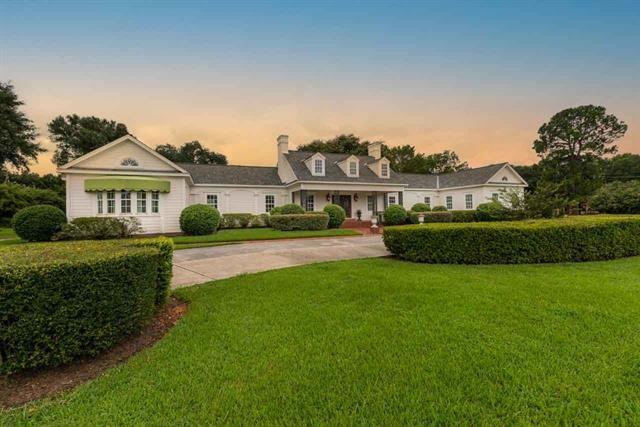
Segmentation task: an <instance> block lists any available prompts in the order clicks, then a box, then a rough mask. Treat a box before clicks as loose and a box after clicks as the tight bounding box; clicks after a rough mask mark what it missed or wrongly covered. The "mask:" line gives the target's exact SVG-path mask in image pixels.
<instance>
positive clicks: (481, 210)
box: [476, 201, 509, 221]
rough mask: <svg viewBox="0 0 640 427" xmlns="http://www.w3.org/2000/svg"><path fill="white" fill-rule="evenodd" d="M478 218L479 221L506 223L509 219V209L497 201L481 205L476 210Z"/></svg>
mask: <svg viewBox="0 0 640 427" xmlns="http://www.w3.org/2000/svg"><path fill="white" fill-rule="evenodd" d="M476 218H477V219H478V221H505V220H507V219H509V209H507V208H506V207H504V206H503V205H502V203H500V202H496V201H491V202H487V203H481V204H479V205H478V207H477V208H476Z"/></svg>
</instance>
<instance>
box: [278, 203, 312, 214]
mask: <svg viewBox="0 0 640 427" xmlns="http://www.w3.org/2000/svg"><path fill="white" fill-rule="evenodd" d="M269 213H270V214H271V215H302V214H304V209H303V208H302V206H300V205H297V204H295V203H288V204H286V205H282V206H276V207H275V208H273V209H271V212H269Z"/></svg>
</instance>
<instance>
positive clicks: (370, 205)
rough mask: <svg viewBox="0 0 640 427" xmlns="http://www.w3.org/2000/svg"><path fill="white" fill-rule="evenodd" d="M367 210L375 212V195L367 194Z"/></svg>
mask: <svg viewBox="0 0 640 427" xmlns="http://www.w3.org/2000/svg"><path fill="white" fill-rule="evenodd" d="M367 210H368V211H369V212H373V196H367Z"/></svg>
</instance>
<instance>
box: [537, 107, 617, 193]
mask: <svg viewBox="0 0 640 427" xmlns="http://www.w3.org/2000/svg"><path fill="white" fill-rule="evenodd" d="M626 131H627V125H626V124H625V123H624V122H623V121H620V120H618V118H617V117H616V116H614V115H613V114H607V111H606V109H605V108H604V107H600V106H595V105H583V106H580V107H575V108H568V109H566V110H562V111H560V112H559V113H557V114H556V115H554V116H553V117H552V118H551V120H549V122H547V123H545V124H543V125H542V126H541V127H540V129H539V130H538V139H536V140H535V142H534V143H533V149H534V150H535V151H536V153H537V154H538V156H539V157H540V159H541V161H540V167H541V168H542V179H543V180H547V181H550V182H554V183H558V184H560V188H561V191H562V192H563V193H564V195H565V196H566V197H567V198H568V199H570V200H573V199H583V198H584V197H586V196H588V195H589V194H590V193H592V192H593V190H595V189H596V188H598V187H599V186H600V185H601V183H602V167H601V164H600V162H601V160H602V158H603V157H604V156H606V155H609V154H615V152H616V151H617V147H616V145H615V144H614V142H615V141H616V140H617V139H618V138H620V137H622V136H623V135H624V134H625V132H626Z"/></svg>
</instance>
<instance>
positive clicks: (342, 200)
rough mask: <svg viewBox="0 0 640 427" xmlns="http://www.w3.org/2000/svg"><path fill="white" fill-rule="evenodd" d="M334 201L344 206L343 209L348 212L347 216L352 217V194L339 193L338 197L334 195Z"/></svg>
mask: <svg viewBox="0 0 640 427" xmlns="http://www.w3.org/2000/svg"><path fill="white" fill-rule="evenodd" d="M333 199H334V201H333V203H335V204H337V205H340V206H342V209H344V211H345V212H346V213H347V218H351V196H350V195H346V196H343V195H339V196H338V197H337V200H336V197H335V196H333Z"/></svg>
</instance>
